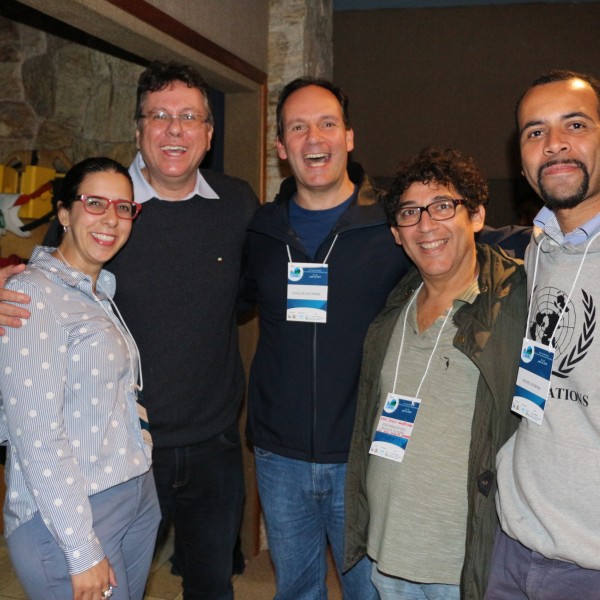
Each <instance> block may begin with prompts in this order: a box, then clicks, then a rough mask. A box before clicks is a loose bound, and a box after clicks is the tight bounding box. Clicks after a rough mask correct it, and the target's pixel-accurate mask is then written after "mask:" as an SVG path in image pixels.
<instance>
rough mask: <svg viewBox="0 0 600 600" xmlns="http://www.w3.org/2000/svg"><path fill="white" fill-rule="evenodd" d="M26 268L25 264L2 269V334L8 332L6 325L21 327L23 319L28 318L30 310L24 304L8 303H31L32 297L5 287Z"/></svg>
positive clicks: (0, 279)
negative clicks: (10, 278)
mask: <svg viewBox="0 0 600 600" xmlns="http://www.w3.org/2000/svg"><path fill="white" fill-rule="evenodd" d="M24 269H25V265H9V266H7V267H4V268H2V269H0V336H1V335H5V334H6V330H5V329H4V327H21V319H28V318H29V317H30V312H29V311H28V310H27V309H26V308H23V307H22V306H15V305H14V304H8V302H15V303H17V304H29V302H31V298H30V297H29V296H27V295H26V294H20V293H19V292H13V291H11V290H7V289H5V287H4V286H5V285H6V281H7V280H8V278H9V277H11V276H12V275H17V274H18V273H20V272H21V271H23V270H24Z"/></svg>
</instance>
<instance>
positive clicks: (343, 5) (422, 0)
mask: <svg viewBox="0 0 600 600" xmlns="http://www.w3.org/2000/svg"><path fill="white" fill-rule="evenodd" d="M583 2H598V0H576V2H574V1H573V0H538V1H537V3H541V4H549V3H561V4H578V3H583ZM535 3H536V0H333V10H371V9H379V8H428V7H448V6H475V5H481V4H535Z"/></svg>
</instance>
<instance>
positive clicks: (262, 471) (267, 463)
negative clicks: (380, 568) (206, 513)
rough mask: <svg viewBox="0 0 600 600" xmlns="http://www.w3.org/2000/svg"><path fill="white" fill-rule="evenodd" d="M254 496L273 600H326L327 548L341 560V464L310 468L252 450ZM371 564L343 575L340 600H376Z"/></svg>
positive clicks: (363, 563)
mask: <svg viewBox="0 0 600 600" xmlns="http://www.w3.org/2000/svg"><path fill="white" fill-rule="evenodd" d="M254 454H255V457H256V477H257V480H258V491H259V494H260V501H261V505H262V509H263V513H264V516H265V522H266V526H267V537H268V539H269V548H270V550H271V557H272V559H273V563H274V565H275V575H276V579H277V594H276V595H275V600H326V599H327V587H326V585H325V580H326V576H327V560H326V559H327V542H329V543H330V544H331V548H332V550H333V557H334V560H335V563H336V568H337V571H338V575H340V571H341V568H342V565H343V560H344V485H345V480H346V465H345V464H321V463H310V462H306V461H303V460H295V459H292V458H285V457H283V456H280V455H278V454H274V453H272V452H267V451H265V450H262V449H261V448H256V447H255V448H254ZM370 573H371V562H370V560H369V559H368V558H364V559H363V560H362V561H360V562H359V563H358V564H357V565H356V566H355V567H353V568H352V569H350V571H348V572H347V573H346V574H344V575H341V582H342V588H343V594H344V600H377V591H376V590H375V588H374V587H373V584H372V583H371V576H370Z"/></svg>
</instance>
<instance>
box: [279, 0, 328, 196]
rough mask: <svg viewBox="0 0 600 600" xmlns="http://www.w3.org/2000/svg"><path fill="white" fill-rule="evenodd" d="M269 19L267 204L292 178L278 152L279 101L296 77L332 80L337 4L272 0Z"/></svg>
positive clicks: (309, 0)
mask: <svg viewBox="0 0 600 600" xmlns="http://www.w3.org/2000/svg"><path fill="white" fill-rule="evenodd" d="M269 15H270V17H269V18H270V21H269V79H268V86H269V99H268V117H267V200H272V199H273V197H274V196H275V194H276V193H277V190H278V189H279V184H280V182H281V178H282V177H284V176H286V175H288V174H289V171H288V170H287V167H286V165H284V164H282V162H281V161H280V160H279V159H278V157H277V151H276V148H275V135H276V132H277V123H276V121H275V107H276V106H277V97H278V96H279V92H280V91H281V88H282V87H283V86H284V85H285V84H286V83H288V82H290V81H291V80H292V79H295V78H296V77H302V76H303V75H309V76H312V77H322V78H325V79H331V77H332V74H333V47H332V35H333V4H332V0H270V12H269Z"/></svg>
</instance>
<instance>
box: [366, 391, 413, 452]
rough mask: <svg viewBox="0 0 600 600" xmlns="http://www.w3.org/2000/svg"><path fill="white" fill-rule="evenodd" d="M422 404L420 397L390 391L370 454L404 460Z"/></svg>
mask: <svg viewBox="0 0 600 600" xmlns="http://www.w3.org/2000/svg"><path fill="white" fill-rule="evenodd" d="M420 406H421V400H420V399H419V398H411V397H410V396H402V395H400V394H392V393H389V394H388V395H387V397H386V399H385V404H384V405H383V411H382V413H381V416H380V417H379V421H378V423H377V430H376V431H375V436H374V437H373V442H372V443H371V448H370V449H369V454H374V455H375V456H380V457H382V458H387V459H389V460H393V461H396V462H402V460H403V459H404V454H405V453H406V447H407V445H408V442H409V440H410V437H411V435H412V432H413V427H414V424H415V419H416V418H417V412H418V410H419V407H420Z"/></svg>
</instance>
